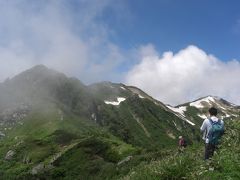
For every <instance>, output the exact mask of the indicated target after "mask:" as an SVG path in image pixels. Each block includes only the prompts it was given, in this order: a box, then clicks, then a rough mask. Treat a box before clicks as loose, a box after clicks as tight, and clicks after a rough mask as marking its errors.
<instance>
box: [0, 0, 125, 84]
mask: <svg viewBox="0 0 240 180" xmlns="http://www.w3.org/2000/svg"><path fill="white" fill-rule="evenodd" d="M117 2H118V3H113V1H110V0H101V3H99V1H98V0H91V1H86V0H51V1H48V0H40V1H30V0H19V1H1V2H0V22H1V23H0V82H1V81H3V80H4V79H6V78H7V77H9V76H10V77H12V76H13V75H16V74H18V73H19V72H21V71H23V70H25V69H28V68H31V67H32V66H34V65H36V64H44V65H46V66H48V67H50V68H54V69H56V70H58V71H61V72H64V73H66V74H68V75H70V76H75V77H78V78H79V79H81V80H83V81H84V82H85V83H90V82H94V81H99V80H103V79H108V80H117V79H119V76H118V74H117V73H116V69H117V68H118V66H119V65H120V64H121V63H122V62H123V61H124V59H125V58H123V55H122V54H123V53H122V52H121V49H120V48H119V47H118V46H117V45H116V44H114V43H112V42H111V41H110V38H109V36H110V35H111V34H113V33H114V31H113V30H112V29H111V28H110V27H108V26H107V25H106V24H105V23H104V21H103V20H102V16H103V15H104V12H105V11H106V10H108V9H111V17H112V18H115V19H116V20H117V19H119V18H120V16H119V14H123V13H122V12H121V11H123V10H124V11H126V8H123V7H124V4H122V3H121V1H117ZM120 7H122V8H120ZM121 17H122V16H121ZM111 78H112V79H111Z"/></svg>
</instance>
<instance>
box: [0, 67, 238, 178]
mask: <svg viewBox="0 0 240 180" xmlns="http://www.w3.org/2000/svg"><path fill="white" fill-rule="evenodd" d="M210 106H216V107H218V108H219V109H221V115H222V116H224V117H226V118H229V119H231V118H233V117H236V116H239V107H238V106H235V105H233V104H231V103H229V102H227V101H225V100H222V99H217V98H214V97H206V98H202V99H199V100H197V101H194V102H191V103H186V104H183V105H180V106H177V107H171V106H167V105H165V104H163V103H162V102H160V101H158V100H155V99H154V98H152V97H151V96H149V95H148V94H146V93H145V92H143V91H142V90H140V89H139V88H137V87H132V86H126V85H124V84H117V83H111V82H102V83H96V84H92V85H89V86H86V85H84V84H83V83H81V82H80V81H79V80H78V79H76V78H69V77H67V76H66V75H64V74H62V73H59V72H56V71H54V70H51V69H48V68H47V67H45V66H42V65H38V66H35V67H33V68H31V69H29V70H27V71H25V72H22V73H21V74H19V75H17V76H15V77H14V78H12V79H8V80H6V81H5V82H3V83H0V138H1V140H0V161H1V162H0V164H1V165H0V169H1V170H0V175H1V176H2V177H4V178H5V179H14V178H37V177H41V178H43V179H44V178H46V179H51V178H53V179H54V178H58V177H63V178H66V179H67V178H80V179H81V178H83V177H89V178H96V177H100V178H103V179H104V178H110V177H113V176H116V174H119V173H120V174H121V173H122V172H127V171H128V170H129V169H126V168H125V166H121V167H119V164H122V163H120V162H126V161H130V160H131V159H132V157H134V158H133V160H131V161H132V162H134V163H139V162H140V160H139V159H138V158H137V157H144V158H145V156H148V155H145V153H144V152H145V151H149V152H157V151H162V150H164V149H172V148H173V149H174V148H175V147H176V144H177V141H178V136H179V135H183V136H185V138H186V139H187V141H188V143H189V144H191V143H195V142H197V141H199V140H200V133H199V126H200V124H201V122H202V120H203V119H202V118H203V115H206V113H207V109H208V107H210ZM135 157H136V159H135ZM151 157H152V155H151ZM9 167H11V168H9ZM128 168H131V166H128Z"/></svg>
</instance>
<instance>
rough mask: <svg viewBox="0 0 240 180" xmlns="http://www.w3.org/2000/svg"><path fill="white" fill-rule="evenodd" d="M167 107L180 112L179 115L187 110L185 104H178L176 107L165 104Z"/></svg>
mask: <svg viewBox="0 0 240 180" xmlns="http://www.w3.org/2000/svg"><path fill="white" fill-rule="evenodd" d="M167 107H168V108H169V109H171V110H172V111H174V112H177V113H180V114H181V115H183V116H185V114H184V112H185V111H186V110H187V107H186V106H180V107H178V108H175V107H172V106H167Z"/></svg>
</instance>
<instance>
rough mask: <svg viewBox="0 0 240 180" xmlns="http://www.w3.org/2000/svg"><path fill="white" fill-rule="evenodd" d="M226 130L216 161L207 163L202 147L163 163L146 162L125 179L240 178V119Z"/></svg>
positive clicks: (190, 148)
mask: <svg viewBox="0 0 240 180" xmlns="http://www.w3.org/2000/svg"><path fill="white" fill-rule="evenodd" d="M226 128H227V129H226V133H225V135H224V136H223V139H222V143H221V145H220V146H219V149H218V150H217V151H216V153H215V154H214V157H213V158H212V160H208V161H204V160H203V151H204V147H203V145H202V144H198V145H195V146H192V147H188V148H187V149H186V151H185V152H183V153H178V152H175V153H173V154H172V155H170V156H167V157H165V158H164V159H162V160H157V161H156V160H154V161H152V162H151V163H145V162H143V163H141V164H140V165H138V166H137V167H134V168H133V169H132V170H131V172H130V173H129V174H128V175H127V176H124V177H123V178H122V179H138V180H139V179H176V180H177V179H239V178H240V171H239V170H240V164H239V162H240V155H239V152H240V146H239V140H240V122H239V120H236V121H231V122H227V124H226Z"/></svg>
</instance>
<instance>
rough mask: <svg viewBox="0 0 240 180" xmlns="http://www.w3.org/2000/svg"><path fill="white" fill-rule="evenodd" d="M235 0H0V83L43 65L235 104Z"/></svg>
mask: <svg viewBox="0 0 240 180" xmlns="http://www.w3.org/2000/svg"><path fill="white" fill-rule="evenodd" d="M239 7H240V2H239V1H237V0H231V1H226V0H218V1H217V0H211V1H210V0H201V1H200V0H181V1H180V0H149V1H147V0H51V1H49V0H39V1H33V0H12V1H0V63H1V66H0V81H4V80H5V79H6V78H8V77H10V78H11V77H13V76H14V75H16V74H18V73H20V72H21V71H24V70H26V69H28V68H31V67H33V66H34V65H37V64H44V65H46V66H48V67H49V68H52V69H56V70H58V71H61V72H63V73H65V74H67V75H68V76H74V77H77V78H79V79H80V80H81V81H83V82H84V83H85V84H90V83H94V82H99V81H112V82H123V83H126V84H129V85H135V86H137V87H139V88H141V89H143V90H144V91H146V92H147V93H149V94H150V95H151V96H153V97H155V98H156V99H158V100H160V101H163V102H165V103H170V104H174V105H176V104H180V103H184V102H186V101H191V100H194V99H197V98H199V97H201V96H206V95H216V96H220V97H223V98H225V99H227V100H229V101H232V102H234V103H237V104H240V98H239V89H240V79H239V78H237V77H239V76H240V50H239V47H240V11H239V10H238V9H239Z"/></svg>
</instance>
